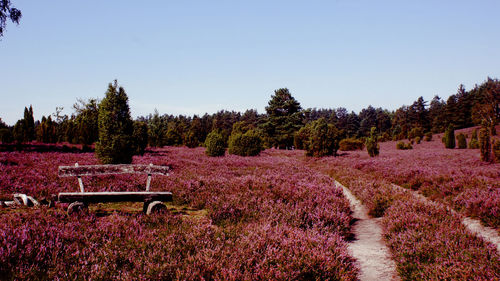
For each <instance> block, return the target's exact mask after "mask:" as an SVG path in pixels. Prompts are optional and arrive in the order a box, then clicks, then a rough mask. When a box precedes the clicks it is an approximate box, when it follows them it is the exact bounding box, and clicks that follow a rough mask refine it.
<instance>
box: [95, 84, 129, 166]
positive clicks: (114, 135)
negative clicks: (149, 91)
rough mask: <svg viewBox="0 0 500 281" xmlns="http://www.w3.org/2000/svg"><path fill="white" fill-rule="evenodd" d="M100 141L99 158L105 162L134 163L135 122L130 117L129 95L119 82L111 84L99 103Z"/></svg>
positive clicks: (98, 144) (98, 145)
mask: <svg viewBox="0 0 500 281" xmlns="http://www.w3.org/2000/svg"><path fill="white" fill-rule="evenodd" d="M98 125H99V141H98V142H97V143H96V148H95V152H96V155H97V158H99V160H100V161H101V162H102V163H103V164H118V163H124V164H128V163H132V155H133V154H134V151H135V147H134V142H133V139H132V133H133V129H134V128H133V122H132V119H131V118H130V109H129V106H128V97H127V94H126V93H125V90H124V89H123V87H119V88H118V82H117V81H116V80H115V81H114V83H113V84H111V83H110V84H109V86H108V91H107V92H106V97H105V98H104V99H103V100H102V101H101V103H100V104H99V121H98Z"/></svg>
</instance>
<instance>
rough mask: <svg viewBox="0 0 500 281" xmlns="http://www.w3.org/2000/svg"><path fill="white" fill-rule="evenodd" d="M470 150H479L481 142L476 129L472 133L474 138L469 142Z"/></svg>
mask: <svg viewBox="0 0 500 281" xmlns="http://www.w3.org/2000/svg"><path fill="white" fill-rule="evenodd" d="M469 148H470V149H479V140H478V138H477V129H474V131H472V137H471V139H470V142H469Z"/></svg>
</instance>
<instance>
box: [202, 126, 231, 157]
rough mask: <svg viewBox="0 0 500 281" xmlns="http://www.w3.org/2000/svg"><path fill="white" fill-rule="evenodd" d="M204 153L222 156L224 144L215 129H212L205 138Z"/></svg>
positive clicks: (224, 149)
mask: <svg viewBox="0 0 500 281" xmlns="http://www.w3.org/2000/svg"><path fill="white" fill-rule="evenodd" d="M205 147H206V148H207V149H206V150H205V154H206V155H208V156H212V157H215V156H224V154H225V153H226V147H225V145H224V138H223V137H222V135H221V134H220V133H219V132H217V131H212V132H210V134H208V136H207V138H206V139H205Z"/></svg>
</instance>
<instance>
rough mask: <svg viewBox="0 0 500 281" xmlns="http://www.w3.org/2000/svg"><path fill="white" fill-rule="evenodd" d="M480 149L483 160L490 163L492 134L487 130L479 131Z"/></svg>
mask: <svg viewBox="0 0 500 281" xmlns="http://www.w3.org/2000/svg"><path fill="white" fill-rule="evenodd" d="M479 149H480V150H481V160H482V161H485V162H488V161H490V158H491V143H490V133H489V131H488V129H487V128H484V127H483V128H481V130H479Z"/></svg>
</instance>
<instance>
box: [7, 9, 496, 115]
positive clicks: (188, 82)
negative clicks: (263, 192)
mask: <svg viewBox="0 0 500 281" xmlns="http://www.w3.org/2000/svg"><path fill="white" fill-rule="evenodd" d="M12 2H13V5H14V6H15V7H17V8H19V9H20V10H21V11H22V13H23V18H22V20H21V23H20V25H19V26H16V25H15V24H12V23H9V24H8V25H7V31H6V32H5V33H4V37H3V38H2V40H1V41H0V85H1V86H0V100H1V102H0V118H2V119H3V120H4V121H5V122H6V123H8V124H10V125H12V124H14V123H15V122H16V120H18V119H20V118H22V115H23V109H24V107H25V106H29V105H30V104H32V105H33V108H34V113H35V119H40V118H41V116H42V115H49V114H51V113H53V112H54V111H55V108H56V106H63V107H64V108H65V110H64V113H66V114H70V113H71V112H72V108H71V107H72V105H73V103H75V102H76V100H77V98H91V97H94V98H102V97H103V96H104V92H105V91H106V89H107V84H108V83H109V82H111V81H112V80H114V79H118V83H119V84H121V85H122V86H124V88H125V90H126V92H127V94H128V96H129V104H130V107H131V111H132V116H133V117H136V116H139V115H146V114H148V113H152V112H153V111H154V109H155V108H157V109H158V110H159V112H160V113H161V114H164V113H168V114H188V115H192V114H203V113H205V112H208V113H213V112H216V111H217V110H220V109H228V110H237V111H244V110H246V109H257V110H258V111H259V112H263V111H264V108H265V106H266V105H267V102H268V101H269V99H270V96H271V95H272V94H273V91H274V90H275V89H278V88H282V87H287V88H289V89H290V91H291V93H292V95H293V96H294V97H295V98H296V99H297V100H298V101H299V102H300V103H301V105H302V107H304V108H308V107H318V108H321V107H326V108H336V107H341V106H342V107H346V108H347V109H348V110H354V111H356V112H358V111H359V110H361V109H362V108H364V107H366V106H368V105H373V106H375V107H383V108H387V109H390V110H394V109H397V108H398V107H400V106H401V105H403V104H411V103H412V102H413V101H414V100H416V99H417V98H418V97H419V96H423V97H424V98H425V99H426V100H430V99H432V97H433V96H434V95H436V94H438V95H440V96H441V97H448V96H449V95H451V94H454V93H456V90H457V88H458V85H459V84H460V83H463V84H464V85H465V86H466V88H467V89H470V88H472V87H473V86H474V84H476V83H481V82H482V81H484V80H485V79H486V78H487V76H491V77H494V78H500V33H499V32H500V16H499V15H498V11H499V10H500V1H498V0H495V1H493V0H491V1H487V0H478V1H460V0H459V1H456V0H455V1H383V0H381V1H372V0H366V1H357V0H338V1H334V0H332V1H314V0H311V1H291V0H288V1H272V0H268V1H235V0H233V1H229V0H228V1H218V0H213V1H206V0H204V1H189V0H186V1H125V0H123V1H95V0H86V1H68V0H64V1H63V0H57V1H56V0H54V1H35V0H29V1H28V0H12Z"/></svg>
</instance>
